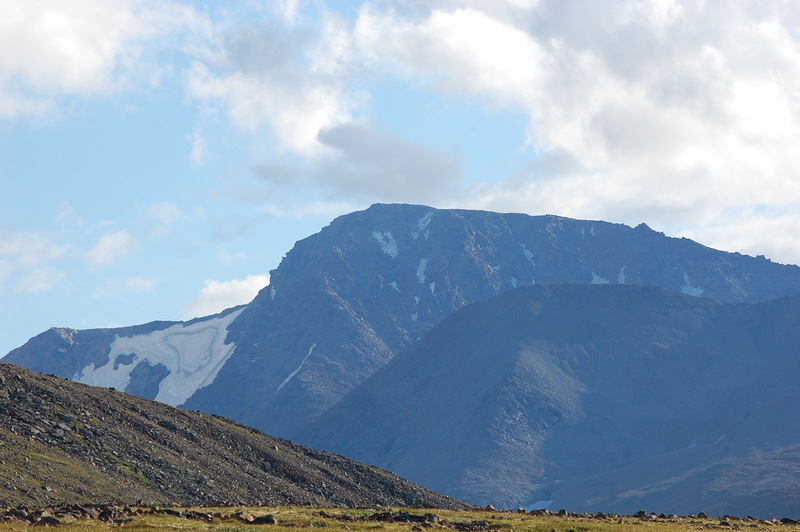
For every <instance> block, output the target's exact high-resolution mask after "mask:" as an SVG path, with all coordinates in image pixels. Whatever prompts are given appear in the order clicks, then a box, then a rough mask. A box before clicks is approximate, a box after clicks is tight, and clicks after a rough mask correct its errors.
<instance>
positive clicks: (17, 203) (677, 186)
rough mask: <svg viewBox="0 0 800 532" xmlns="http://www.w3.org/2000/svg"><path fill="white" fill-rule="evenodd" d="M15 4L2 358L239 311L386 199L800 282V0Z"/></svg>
mask: <svg viewBox="0 0 800 532" xmlns="http://www.w3.org/2000/svg"><path fill="white" fill-rule="evenodd" d="M0 5H2V11H3V17H2V18H1V19H0V355H3V354H5V353H7V352H8V351H10V350H11V349H13V348H15V347H18V346H20V345H22V344H23V343H24V342H26V341H27V340H28V339H29V338H30V337H32V336H35V335H36V334H39V333H40V332H43V331H45V330H47V329H49V328H50V327H71V328H77V329H85V328H95V327H115V326H123V325H133V324H139V323H146V322H149V321H153V320H186V319H191V318H193V317H196V316H204V315H209V314H213V313H216V312H218V311H220V310H222V309H224V308H227V307H230V306H234V305H237V304H241V303H246V302H248V301H249V300H250V299H252V298H253V297H254V296H255V294H256V293H257V291H258V290H259V289H261V288H263V287H264V286H266V285H267V284H268V283H269V271H270V270H272V269H274V268H276V267H277V266H278V264H279V263H280V260H281V258H282V256H283V255H284V254H285V253H286V252H288V251H289V250H290V249H291V247H292V245H293V244H294V242H296V241H297V240H299V239H302V238H305V237H306V236H309V235H311V234H313V233H316V232H317V231H319V230H320V229H321V228H322V227H324V226H325V225H327V224H328V223H329V222H330V221H331V220H332V219H333V218H335V217H337V216H339V215H342V214H346V213H348V212H352V211H354V210H359V209H364V208H366V207H368V206H369V205H370V204H372V203H375V202H385V203H417V204H425V205H430V206H434V207H439V208H470V209H472V208H474V209H484V210H493V211H498V212H523V213H528V214H532V215H538V214H557V215H562V216H568V217H572V218H580V219H595V220H606V221H610V222H617V223H625V224H628V225H634V226H635V225H638V224H639V223H642V222H644V223H647V224H648V225H649V226H650V227H652V228H653V229H655V230H658V231H662V232H664V233H666V234H667V235H669V236H676V237H688V238H692V239H694V240H696V241H698V242H700V243H702V244H705V245H708V246H711V247H714V248H717V249H722V250H726V251H737V252H741V253H747V254H750V255H765V256H766V257H768V258H770V259H772V260H774V261H776V262H781V263H791V264H798V263H800V238H798V234H800V148H798V145H800V3H798V2H797V1H796V0H785V1H781V0H769V1H758V0H747V1H745V0H690V1H681V0H653V1H646V0H485V1H477V0H461V1H454V0H425V1H419V0H374V1H369V2H365V1H347V0H336V1H334V0H275V1H254V0H238V1H237V0H234V1H225V2H219V1H208V2H200V1H194V2H193V1H188V0H187V1H179V0H175V1H167V0H163V1H153V0H104V1H102V2H97V1H96V0H71V1H70V2H63V1H61V0H0Z"/></svg>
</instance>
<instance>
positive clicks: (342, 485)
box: [0, 362, 468, 508]
mask: <svg viewBox="0 0 800 532" xmlns="http://www.w3.org/2000/svg"><path fill="white" fill-rule="evenodd" d="M97 503H107V504H112V503H113V504H128V505H134V504H138V505H148V506H149V505H173V506H174V505H210V504H215V505H234V504H247V505H282V504H297V505H319V506H370V505H375V504H381V505H392V506H397V505H401V506H421V507H450V508H464V507H467V506H468V505H465V504H464V503H461V502H459V501H456V500H454V499H451V498H448V497H444V496H442V495H439V494H436V493H433V492H431V491H429V490H426V489H424V488H421V487H419V486H415V485H412V484H410V483H408V482H406V481H404V480H402V479H400V478H398V477H396V476H394V475H392V474H390V473H388V472H386V471H383V470H380V469H377V468H374V467H369V466H364V465H362V464H358V463H356V462H354V461H352V460H349V459H346V458H343V457H341V456H337V455H333V454H330V453H325V452H321V451H315V450H313V449H310V448H307V447H303V446H300V445H297V444H294V443H292V442H289V441H286V440H282V439H279V438H274V437H271V436H268V435H266V434H264V433H262V432H260V431H257V430H254V429H251V428H249V427H245V426H243V425H240V424H238V423H235V422H233V421H230V420H226V419H223V418H219V417H215V416H212V415H208V414H201V413H199V412H187V411H183V410H178V409H176V408H173V407H169V406H167V405H164V404H161V403H157V402H154V401H151V400H147V399H143V398H139V397H135V396H132V395H128V394H125V393H123V392H119V391H115V390H109V389H101V388H95V387H90V386H86V385H82V384H78V383H74V382H71V381H68V380H64V379H61V378H58V377H55V376H48V375H41V374H38V373H35V372H32V371H29V370H26V369H23V368H20V367H17V366H14V365H11V364H7V363H3V362H0V507H4V506H5V507H8V506H17V505H25V506H32V507H37V506H39V507H41V506H53V505H65V504H66V505H73V504H79V505H80V504H97Z"/></svg>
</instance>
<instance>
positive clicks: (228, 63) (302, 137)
mask: <svg viewBox="0 0 800 532" xmlns="http://www.w3.org/2000/svg"><path fill="white" fill-rule="evenodd" d="M285 5H286V11H285V15H286V16H287V17H288V18H291V19H292V20H294V18H296V8H297V5H296V3H293V2H286V3H285ZM293 13H294V14H293ZM317 32H319V33H318V34H317ZM222 46H223V49H222V50H219V51H217V53H215V54H208V55H207V57H206V58H205V59H198V60H197V61H196V62H195V63H194V64H193V67H192V69H191V73H190V77H189V86H188V89H189V92H190V94H191V95H193V96H194V97H195V98H197V99H198V100H200V101H204V102H217V103H219V104H221V105H223V106H224V108H225V109H226V110H227V112H228V115H229V116H230V119H231V120H232V122H233V123H234V124H235V125H236V126H238V127H239V128H240V129H242V130H245V131H258V130H259V129H261V128H264V127H266V128H267V130H268V131H269V132H270V133H271V134H272V135H274V137H275V139H276V140H277V143H278V146H279V147H280V149H282V150H289V151H292V152H295V153H300V154H304V155H307V156H313V155H314V154H317V153H319V151H320V145H319V143H318V141H317V135H318V133H319V131H320V130H322V129H323V128H327V127H332V126H335V125H337V124H341V123H343V122H346V121H348V120H349V119H350V118H351V116H352V113H353V111H354V110H356V109H357V108H358V107H359V106H360V104H361V103H362V99H363V94H361V93H360V92H359V91H357V90H352V89H349V90H348V86H347V79H348V76H349V75H351V74H352V72H350V71H349V69H350V67H351V61H350V56H351V54H352V45H351V37H350V33H349V31H348V28H347V23H346V21H344V20H343V19H341V18H339V17H337V16H335V15H333V14H330V13H326V14H323V16H322V21H321V22H320V23H319V27H316V28H314V29H313V31H312V30H310V29H309V28H302V27H301V28H295V27H294V26H293V25H289V26H287V25H283V24H279V23H275V22H264V23H262V24H245V25H241V26H238V27H236V29H235V30H232V31H230V33H229V35H228V37H227V38H226V39H225V40H224V42H223V45H222Z"/></svg>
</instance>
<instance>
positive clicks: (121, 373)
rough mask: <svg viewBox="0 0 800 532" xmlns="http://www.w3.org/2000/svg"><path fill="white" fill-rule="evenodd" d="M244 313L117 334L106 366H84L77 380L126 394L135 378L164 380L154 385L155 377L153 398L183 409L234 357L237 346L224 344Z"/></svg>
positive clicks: (75, 377) (236, 312) (77, 374)
mask: <svg viewBox="0 0 800 532" xmlns="http://www.w3.org/2000/svg"><path fill="white" fill-rule="evenodd" d="M242 310H244V309H239V310H236V311H234V312H230V313H228V314H227V315H225V316H223V317H214V318H210V319H201V320H195V321H193V322H191V323H188V324H183V323H179V324H176V325H173V326H172V327H169V328H167V329H162V330H157V331H153V332H151V333H148V334H142V335H138V336H131V337H123V336H117V337H116V338H115V339H114V342H113V343H112V344H111V347H110V350H109V353H108V359H107V361H106V363H105V364H102V365H98V366H96V365H95V363H91V364H89V365H87V366H85V367H84V368H83V369H82V370H81V371H80V372H78V373H76V374H75V376H74V377H73V380H76V381H78V382H82V383H84V384H89V385H93V386H105V387H112V388H116V389H118V390H126V391H127V388H128V387H129V385H130V384H131V382H132V379H136V378H142V377H141V376H145V378H146V377H147V376H149V375H156V376H161V377H162V378H161V379H160V380H157V381H156V382H152V379H151V382H150V383H149V385H150V386H151V387H152V386H157V388H158V392H157V393H156V395H155V397H154V398H155V400H156V401H161V402H162V403H166V404H168V405H172V406H178V405H181V404H183V403H184V402H185V401H186V400H187V399H188V398H189V397H191V396H192V395H194V393H195V392H196V391H197V390H199V389H200V388H203V387H204V386H208V385H209V384H211V383H212V382H214V378H215V377H216V376H217V373H218V372H219V370H220V368H222V366H223V365H224V364H225V362H227V360H228V358H230V356H231V354H233V351H234V349H235V345H234V344H232V343H229V344H226V343H225V339H226V337H227V334H228V326H229V325H230V323H231V322H232V321H233V320H234V319H236V317H237V316H238V315H239V314H241V312H242ZM145 368H147V369H145ZM159 369H160V371H159ZM137 370H138V372H137ZM153 370H156V371H155V372H154V371H153ZM145 384H146V385H147V384H148V383H145ZM139 389H141V385H140V387H139Z"/></svg>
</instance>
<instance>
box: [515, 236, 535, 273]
mask: <svg viewBox="0 0 800 532" xmlns="http://www.w3.org/2000/svg"><path fill="white" fill-rule="evenodd" d="M519 245H520V246H521V247H522V253H523V254H524V255H525V258H526V259H528V262H530V263H531V266H533V267H534V268H535V267H536V262H534V260H533V253H532V252H531V250H529V249H528V246H526V245H525V244H523V243H522V242H520V243H519Z"/></svg>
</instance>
